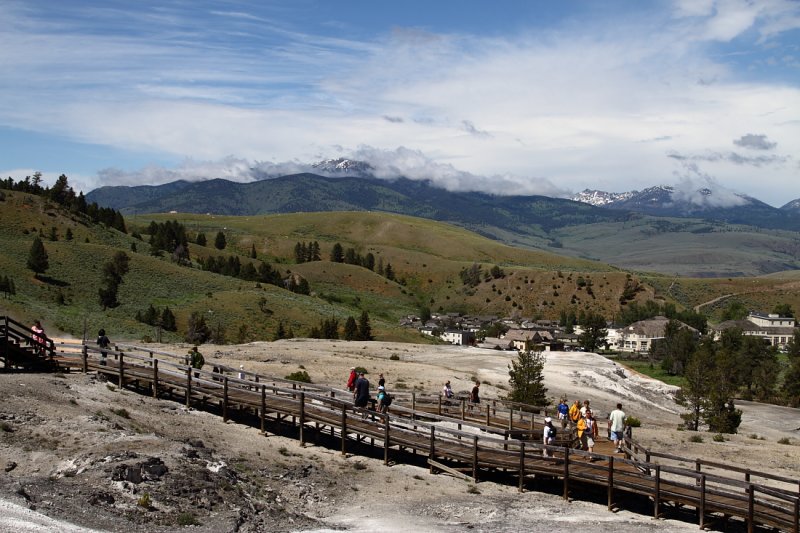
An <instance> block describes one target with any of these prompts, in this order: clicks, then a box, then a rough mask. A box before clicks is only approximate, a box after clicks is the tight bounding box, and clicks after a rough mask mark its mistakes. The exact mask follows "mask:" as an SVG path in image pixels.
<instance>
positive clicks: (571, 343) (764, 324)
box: [401, 312, 796, 353]
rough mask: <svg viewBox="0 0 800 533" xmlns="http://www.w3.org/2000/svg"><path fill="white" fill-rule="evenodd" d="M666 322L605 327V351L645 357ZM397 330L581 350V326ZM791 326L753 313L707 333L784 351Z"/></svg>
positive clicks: (450, 320) (508, 324)
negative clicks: (732, 334)
mask: <svg viewBox="0 0 800 533" xmlns="http://www.w3.org/2000/svg"><path fill="white" fill-rule="evenodd" d="M669 321H670V319H668V318H666V317H663V316H657V317H653V318H649V319H647V320H640V321H639V322H634V323H633V324H630V325H629V326H624V327H615V326H614V325H613V324H609V325H608V327H607V335H606V339H605V343H606V346H607V347H608V348H609V349H611V350H616V351H620V352H631V353H645V352H647V351H648V350H649V349H650V347H651V346H652V345H653V343H654V342H655V341H657V340H659V339H663V338H664V332H665V330H666V327H667V324H668V323H669ZM401 325H404V326H407V327H415V328H417V329H418V330H419V331H420V332H421V333H423V334H425V335H431V336H435V337H438V338H440V339H441V340H443V341H445V342H447V343H450V344H457V345H465V346H479V347H483V348H495V349H499V350H523V349H525V347H526V345H531V344H533V345H537V346H541V347H542V348H543V349H544V350H545V351H564V350H567V351H569V350H579V349H580V342H579V339H580V335H581V333H582V330H581V328H580V326H575V330H574V332H572V333H566V332H565V331H564V329H563V328H561V327H560V326H559V325H558V322H555V321H550V320H537V321H528V320H522V321H520V320H514V319H509V318H505V319H501V318H498V317H494V316H484V317H472V316H459V315H458V314H457V313H446V314H436V315H432V316H431V319H430V320H428V321H427V322H426V323H424V324H423V323H422V322H421V321H420V320H419V318H418V317H413V316H409V317H406V319H404V320H403V321H402V322H401ZM493 326H497V327H494V328H493ZM683 327H685V328H688V329H689V330H690V331H692V332H693V333H695V334H697V335H699V332H698V331H697V330H696V329H694V328H693V327H691V326H689V325H687V324H684V326H683ZM795 327H796V322H795V319H794V318H792V317H781V316H779V315H776V314H765V313H756V312H751V313H749V314H748V316H747V318H745V319H742V320H728V321H725V322H722V323H720V324H719V325H717V326H715V327H713V328H711V333H713V334H714V335H715V337H717V338H719V336H720V335H721V334H722V332H723V331H724V330H726V329H729V328H739V329H741V330H742V332H743V333H744V334H745V335H754V336H758V337H762V338H763V339H764V340H765V341H767V342H769V344H770V345H772V346H776V347H778V348H780V349H782V348H784V347H785V346H786V344H787V343H788V342H789V341H791V340H792V338H793V336H794V330H795ZM492 329H494V330H496V331H498V332H499V331H501V330H502V331H504V333H498V336H496V337H489V336H485V335H483V332H486V331H487V330H492Z"/></svg>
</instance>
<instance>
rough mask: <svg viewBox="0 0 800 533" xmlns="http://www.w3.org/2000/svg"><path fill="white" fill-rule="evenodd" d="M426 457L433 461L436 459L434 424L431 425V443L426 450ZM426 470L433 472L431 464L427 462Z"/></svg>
mask: <svg viewBox="0 0 800 533" xmlns="http://www.w3.org/2000/svg"><path fill="white" fill-rule="evenodd" d="M428 458H429V459H430V460H431V461H433V460H434V459H436V426H431V445H430V450H428ZM429 465H430V466H429V467H428V472H429V473H431V474H433V464H432V463H431V462H429Z"/></svg>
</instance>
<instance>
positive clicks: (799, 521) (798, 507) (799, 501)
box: [794, 498, 800, 533]
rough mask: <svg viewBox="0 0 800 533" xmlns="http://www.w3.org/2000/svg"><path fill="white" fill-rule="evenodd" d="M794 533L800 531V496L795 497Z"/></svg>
mask: <svg viewBox="0 0 800 533" xmlns="http://www.w3.org/2000/svg"><path fill="white" fill-rule="evenodd" d="M794 533H800V498H795V499H794Z"/></svg>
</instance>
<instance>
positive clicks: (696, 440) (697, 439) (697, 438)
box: [689, 435, 703, 442]
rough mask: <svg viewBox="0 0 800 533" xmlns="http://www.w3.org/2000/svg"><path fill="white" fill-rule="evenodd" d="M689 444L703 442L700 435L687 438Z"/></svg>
mask: <svg viewBox="0 0 800 533" xmlns="http://www.w3.org/2000/svg"><path fill="white" fill-rule="evenodd" d="M689 442H703V437H701V436H700V435H692V436H691V437H689Z"/></svg>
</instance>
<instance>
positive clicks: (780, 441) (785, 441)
mask: <svg viewBox="0 0 800 533" xmlns="http://www.w3.org/2000/svg"><path fill="white" fill-rule="evenodd" d="M791 443H792V441H791V439H790V438H789V437H783V438H781V439H778V444H791Z"/></svg>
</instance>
